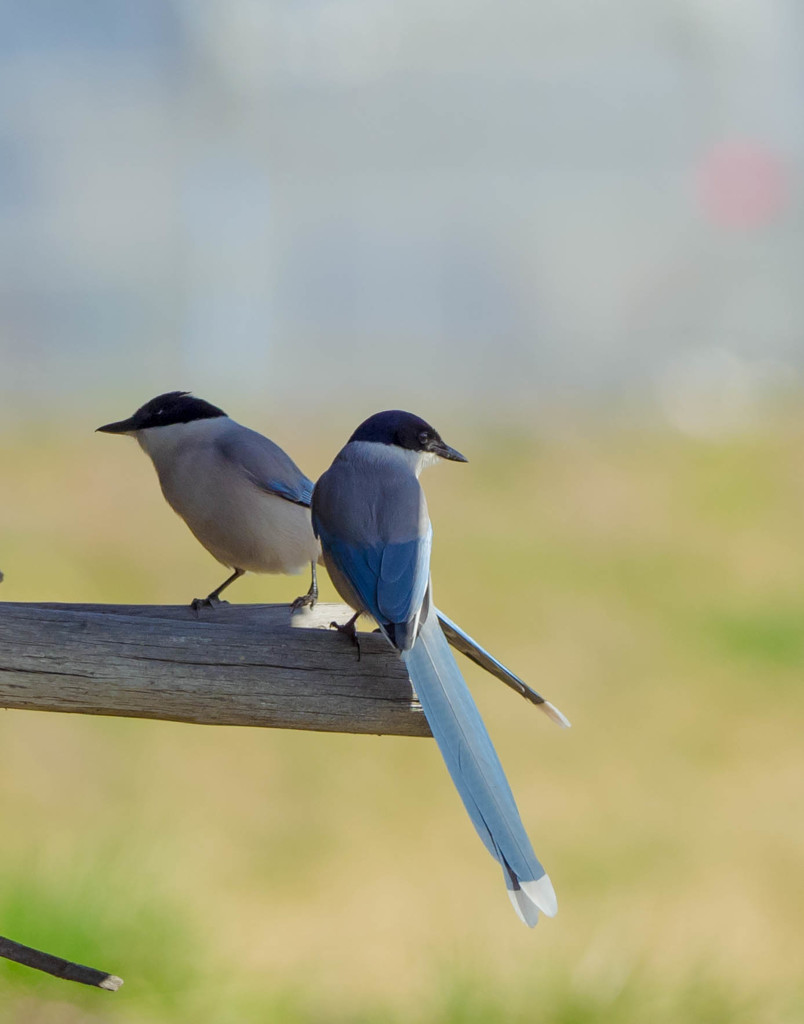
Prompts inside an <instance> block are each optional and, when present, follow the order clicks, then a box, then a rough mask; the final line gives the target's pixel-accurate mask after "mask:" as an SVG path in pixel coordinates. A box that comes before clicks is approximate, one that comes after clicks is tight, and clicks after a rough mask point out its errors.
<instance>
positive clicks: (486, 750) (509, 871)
mask: <svg viewBox="0 0 804 1024" xmlns="http://www.w3.org/2000/svg"><path fill="white" fill-rule="evenodd" d="M402 657H403V659H404V661H405V664H406V666H407V669H408V673H409V675H410V679H411V682H412V683H413V686H414V689H415V690H416V694H417V696H418V697H419V700H420V701H421V704H422V708H423V709H424V713H425V715H426V717H427V721H428V723H429V725H430V729H431V731H432V733H433V736H434V738H435V740H436V742H437V744H438V746H439V749H440V751H441V755H442V757H443V758H444V762H445V763H446V766H447V769H448V770H449V773H450V775H451V776H452V781H453V782H454V783H455V787H456V789H457V790H458V793H459V794H460V796H461V799H462V800H463V803H464V806H465V807H466V810H467V812H468V814H469V817H470V818H471V820H472V823H473V825H474V826H475V829H476V830H477V833H478V835H479V836H480V838H481V840H482V841H483V844H484V845H485V847H486V849H487V850H488V851H489V853H491V855H492V856H493V857H494V858H495V860H497V861H498V862H499V863H500V864H501V866H502V868H503V874H504V876H505V880H506V886H507V888H508V891H509V895H510V896H511V902H512V903H513V905H514V909H515V910H516V911H517V913H518V914H519V916H520V918H521V919H522V920H523V921H524V922H525V923H526V924H528V925H529V926H530V927H533V925H535V924H536V921H537V920H538V916H539V914H538V912H539V910H541V911H542V912H543V913H545V914H547V915H548V916H550V917H552V916H553V914H555V912H556V909H557V907H556V899H555V893H554V891H553V887H552V884H551V883H550V879H549V877H548V876H547V874H546V873H545V870H544V868H543V867H542V865H541V864H540V863H539V860H538V859H537V857H536V854H535V853H534V852H533V847H532V846H531V843H530V840H529V839H528V836H527V834H526V832H525V829H524V826H523V825H522V821H521V819H520V817H519V811H518V810H517V806H516V803H515V801H514V797H513V794H512V792H511V787H510V786H509V785H508V780H507V779H506V777H505V773H504V772H503V769H502V765H501V764H500V760H499V758H498V757H497V753H496V751H495V750H494V747H493V746H492V743H491V739H490V737H489V734H488V732H487V731H486V727H485V725H484V724H483V720H482V718H481V717H480V712H479V711H478V710H477V707H476V705H475V702H474V701H473V699H472V695H471V694H470V692H469V689H468V687H467V686H466V683H465V682H464V680H463V677H462V676H461V673H460V671H459V669H458V666H457V664H456V663H455V659H454V658H453V656H452V653H451V652H450V649H449V645H448V643H447V640H446V638H445V636H444V634H443V632H442V631H441V627H440V626H439V622H438V613H437V611H436V609H434V608H432V607H430V608H429V609H428V611H427V613H426V616H425V618H424V621H423V622H422V623H421V626H420V628H419V634H418V637H417V639H416V642H415V643H414V645H413V647H412V648H411V649H410V650H408V651H404V652H403V653H402Z"/></svg>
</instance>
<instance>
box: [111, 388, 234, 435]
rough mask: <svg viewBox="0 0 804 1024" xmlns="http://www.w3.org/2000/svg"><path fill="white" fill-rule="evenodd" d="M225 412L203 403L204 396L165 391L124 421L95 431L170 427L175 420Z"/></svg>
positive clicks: (191, 419)
mask: <svg viewBox="0 0 804 1024" xmlns="http://www.w3.org/2000/svg"><path fill="white" fill-rule="evenodd" d="M225 415H226V413H225V412H224V411H223V409H219V408H218V407H217V406H216V405H212V404H211V403H210V402H205V401H204V399H203V398H196V397H195V396H194V395H191V394H190V392H189V391H168V392H166V393H165V394H164V395H157V396H156V398H152V399H151V401H150V402H146V403H145V405H142V406H140V408H139V409H137V411H136V412H135V413H134V415H133V416H129V418H128V419H127V420H119V421H118V422H117V423H106V424H105V425H104V426H102V427H98V430H99V431H100V432H101V433H102V434H129V433H131V432H132V431H134V430H147V429H149V428H150V427H169V426H172V425H173V424H174V423H192V422H193V421H194V420H209V419H213V418H214V417H216V416H225Z"/></svg>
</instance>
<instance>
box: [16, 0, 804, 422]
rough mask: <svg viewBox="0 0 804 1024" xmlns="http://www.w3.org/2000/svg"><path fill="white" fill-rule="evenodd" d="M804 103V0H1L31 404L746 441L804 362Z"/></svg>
mask: <svg viewBox="0 0 804 1024" xmlns="http://www.w3.org/2000/svg"><path fill="white" fill-rule="evenodd" d="M802 111H804V6H802V4H801V3H800V0H607V2H605V3H600V2H592V0H564V2H562V3H560V4H556V3H555V2H553V0H527V2H514V0H444V2H440V3H438V4H432V3H425V2H422V0H321V2H319V0H306V2H301V0H295V2H270V0H172V2H169V0H118V2H116V3H113V4H110V3H106V2H103V0H0V399H1V400H2V407H3V413H2V416H3V418H4V419H5V421H6V422H8V421H9V419H13V418H14V417H19V416H22V417H27V416H30V415H38V414H39V413H41V410H42V409H45V408H47V407H48V406H50V405H54V406H58V407H63V406H68V407H81V406H82V405H86V404H87V403H91V404H96V403H97V402H98V395H99V393H101V392H102V391H104V390H106V391H111V392H113V393H114V394H115V396H118V395H119V400H120V402H121V403H122V405H123V406H124V407H120V406H119V405H118V406H116V407H115V411H116V412H118V413H119V414H121V415H122V414H124V413H127V412H129V411H131V410H130V409H128V408H127V407H126V406H127V404H129V405H132V408H133V405H136V404H139V403H140V402H142V401H144V400H146V399H147V398H149V397H151V396H152V395H154V394H156V393H158V392H160V391H164V390H168V389H171V388H175V387H185V388H192V389H194V390H195V391H197V392H198V393H200V394H202V395H204V396H205V397H207V398H209V399H211V400H212V401H215V402H218V403H219V404H223V405H234V406H235V407H237V405H238V403H240V404H243V405H246V404H250V405H252V406H253V405H254V403H261V402H266V403H271V404H288V405H290V404H293V403H294V402H295V401H296V400H297V399H298V400H299V401H304V402H307V403H310V402H312V403H314V404H316V405H318V406H325V405H327V404H328V403H332V404H338V405H343V404H349V403H353V402H355V403H356V404H357V405H359V406H360V408H363V407H365V406H366V405H367V404H368V406H369V407H372V405H373V406H374V407H377V408H379V407H381V406H383V405H386V404H405V405H407V406H408V407H414V406H415V407H417V408H422V407H423V406H425V405H426V406H427V407H429V408H432V405H433V404H435V403H437V402H443V403H445V404H449V405H450V406H453V407H454V406H459V407H460V406H468V407H470V408H472V409H479V408H484V407H485V408H488V409H495V408H496V409H497V410H498V411H499V410H500V409H502V410H509V409H510V410H514V409H518V410H525V411H529V410H533V411H534V412H536V411H538V410H539V409H544V408H550V407H560V406H561V405H571V406H572V405H578V404H580V405H585V404H589V403H597V402H600V401H601V400H614V401H619V400H621V399H626V400H628V401H632V402H634V403H636V404H637V405H641V406H643V407H644V408H646V409H654V410H655V409H659V410H660V411H661V413H662V415H664V416H665V417H666V418H667V419H668V420H669V421H670V422H671V423H675V424H676V425H678V426H681V427H682V428H683V429H692V430H697V429H699V428H700V429H701V430H703V431H704V432H705V431H706V430H707V429H709V427H708V426H707V424H708V423H709V421H710V420H711V421H712V423H714V427H715V429H720V427H723V426H724V425H725V427H727V428H728V426H729V424H730V423H731V422H732V421H734V423H735V424H738V423H739V422H740V421H741V418H742V417H743V414H744V413H745V414H747V413H748V412H749V411H750V410H751V409H752V408H753V407H754V405H755V404H756V403H757V402H758V401H760V400H761V399H762V397H763V396H765V395H766V394H767V395H772V394H775V392H776V390H777V389H778V388H779V387H788V386H789V385H790V384H791V383H794V382H796V381H797V379H798V375H799V373H800V372H801V370H802V368H804V289H802V284H801V282H802V263H803V260H802V257H804V211H803V210H802V179H803V177H804V175H803V174H802V171H803V169H804V116H802ZM367 396H368V397H367ZM107 408H108V405H107V406H104V414H103V415H101V417H100V419H101V420H102V419H104V418H108V417H107V416H105V411H106V409H107ZM710 425H711V424H710Z"/></svg>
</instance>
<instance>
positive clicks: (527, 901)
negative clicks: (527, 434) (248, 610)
mask: <svg viewBox="0 0 804 1024" xmlns="http://www.w3.org/2000/svg"><path fill="white" fill-rule="evenodd" d="M437 459H449V460H451V461H453V462H466V459H465V458H464V456H463V455H461V454H460V452H457V451H455V449H454V448H450V447H449V445H447V444H445V443H444V441H443V440H442V439H441V437H440V436H439V434H438V433H437V431H436V430H434V429H433V427H431V426H430V424H429V423H426V422H425V421H424V420H422V419H420V418H419V417H418V416H414V415H412V414H411V413H406V412H400V411H398V410H392V411H389V412H383V413H377V414H376V415H375V416H371V417H370V418H369V419H367V420H366V421H365V422H364V423H362V424H361V425H360V426H359V427H358V428H357V430H355V432H354V433H353V434H352V436H351V437H350V438H349V441H348V443H347V444H346V445H345V447H344V448H342V449H341V451H340V452H339V454H338V455H337V456H336V457H335V460H334V462H333V463H332V465H331V466H330V468H329V469H328V470H327V472H326V473H324V475H323V476H322V477H321V479H320V480H319V481H318V483H317V484H316V486H315V490H314V492H313V529H314V530H315V533H316V536H317V537H319V538H320V540H321V547H322V550H323V556H324V564H325V565H326V567H327V571H328V572H329V575H330V578H331V579H332V582H333V583H334V584H335V587H336V589H337V590H338V592H339V593H340V595H341V597H342V598H343V599H344V600H345V601H346V602H347V603H348V604H349V605H351V607H352V608H353V609H354V611H355V615H354V617H353V618H352V619H350V620H349V622H348V623H346V624H345V625H343V626H339V627H338V628H340V629H341V630H343V631H344V632H348V633H349V634H350V635H351V636H352V638H353V639H354V624H355V621H356V619H357V617H358V616H359V615H360V614H361V613H368V614H369V615H371V616H372V617H373V618H374V619H375V621H376V622H377V625H378V626H379V627H380V630H381V632H382V633H383V634H384V636H385V637H386V639H387V640H388V642H389V643H390V644H391V645H392V647H394V648H395V649H396V651H397V652H398V653H399V655H400V657H401V658H402V660H403V662H404V663H405V666H406V668H407V670H408V675H409V676H410V681H411V682H412V684H413V688H414V689H415V691H416V694H417V696H418V698H419V700H420V701H421V705H422V708H423V710H424V713H425V715H426V717H427V721H428V723H429V725H430V729H431V731H432V734H433V737H434V738H435V740H436V742H437V744H438V746H439V749H440V751H441V755H442V757H443V758H444V761H445V763H446V766H447V769H448V770H449V773H450V775H451V776H452V781H453V782H454V783H455V787H456V789H457V790H458V793H459V794H460V797H461V799H462V800H463V803H464V806H465V808H466V810H467V812H468V814H469V817H470V818H471V820H472V824H473V825H474V826H475V829H476V830H477V832H478V834H479V836H480V838H481V839H482V841H483V844H484V845H485V847H486V849H487V850H488V851H489V853H490V854H491V855H492V857H493V858H494V859H495V860H496V861H497V862H498V863H499V864H500V866H501V868H502V871H503V876H504V878H505V884H506V888H507V889H508V895H509V896H510V898H511V902H512V904H513V906H514V909H515V910H516V912H517V914H518V916H519V917H520V919H521V920H522V921H523V922H524V923H525V924H527V925H529V926H530V927H533V926H534V925H535V924H536V922H537V921H538V919H539V913H540V912H541V913H543V914H547V915H548V916H549V917H552V916H553V915H554V914H555V913H556V910H557V903H556V897H555V893H554V891H553V886H552V883H551V882H550V878H549V877H548V875H547V874H546V872H545V870H544V868H543V867H542V865H541V864H540V863H539V860H538V859H537V857H536V855H535V853H534V852H533V847H532V846H531V844H530V840H529V839H528V836H527V834H526V832H525V829H524V827H523V825H522V821H521V819H520V817H519V811H518V810H517V806H516V803H515V802H514V797H513V795H512V793H511V788H510V786H509V785H508V781H507V779H506V777H505V774H504V772H503V769H502V765H501V764H500V760H499V758H498V757H497V754H496V752H495V750H494V747H493V746H492V743H491V740H490V738H489V735H488V732H487V731H486V727H485V725H484V724H483V720H482V719H481V717H480V713H479V712H478V710H477V707H476V706H475V703H474V701H473V700H472V696H471V694H470V692H469V690H468V688H467V686H466V683H465V682H464V681H463V678H462V676H461V673H460V670H459V669H458V666H457V664H456V662H455V659H454V658H453V656H452V654H451V652H450V649H449V647H448V646H447V640H446V638H445V636H444V633H443V631H442V627H441V626H440V624H439V614H438V610H437V609H436V608H435V606H434V605H433V602H432V596H431V590H432V585H431V581H430V548H431V542H432V536H433V529H432V526H431V525H430V518H429V516H428V514H427V504H426V502H425V499H424V492H423V491H422V488H421V486H420V484H419V479H418V478H419V473H420V472H421V470H422V468H423V467H424V466H426V465H427V464H428V463H430V462H434V461H436V460H437Z"/></svg>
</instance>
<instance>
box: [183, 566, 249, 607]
mask: <svg viewBox="0 0 804 1024" xmlns="http://www.w3.org/2000/svg"><path fill="white" fill-rule="evenodd" d="M245 571H246V570H245V569H235V571H234V572H233V573H232V575H231V576H229V577H228V578H227V579H225V580H224V581H223V583H221V585H220V586H219V587H218V588H217V589H216V590H213V591H212V593H211V594H208V595H207V596H206V597H196V598H193V600H192V601H191V602H190V607H191V608H192V610H193V611H194V612H195V614H196V615H198V613H199V611H200V610H201V609H202V608H214V607H215V605H216V604H220V603H221V594H222V593H223V591H224V590H226V588H227V587H228V586H229V584H230V583H234V581H235V580H238V579H240V577H241V576H242V575H243V574H244V573H245Z"/></svg>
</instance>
